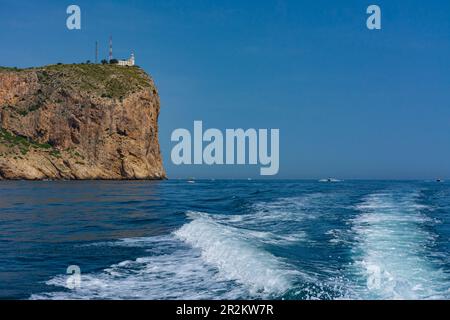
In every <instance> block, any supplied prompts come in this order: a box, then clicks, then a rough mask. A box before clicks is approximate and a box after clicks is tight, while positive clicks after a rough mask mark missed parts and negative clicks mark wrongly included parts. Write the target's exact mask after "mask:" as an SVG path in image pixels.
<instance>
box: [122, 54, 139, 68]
mask: <svg viewBox="0 0 450 320" xmlns="http://www.w3.org/2000/svg"><path fill="white" fill-rule="evenodd" d="M118 64H119V66H123V67H126V66H128V67H132V66H134V65H135V60H134V53H131V57H130V59H128V60H119V62H118Z"/></svg>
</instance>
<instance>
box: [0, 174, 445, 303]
mask: <svg viewBox="0 0 450 320" xmlns="http://www.w3.org/2000/svg"><path fill="white" fill-rule="evenodd" d="M74 268H75V269H74ZM74 270H78V271H79V274H78V273H76V274H75V275H74V274H72V272H73V271H74ZM68 271H69V272H68ZM75 276H76V278H74V277H75ZM74 279H76V281H74ZM449 298H450V183H447V182H440V183H438V182H436V181H337V180H336V181H335V180H333V181H327V180H324V181H301V180H299V181H297V180H279V181H275V180H274V181H271V180H195V181H194V180H191V181H188V180H168V181H123V182H113V181H59V182H57V181H48V182H44V181H42V182H26V181H17V182H12V181H3V182H0V299H71V300H73V299H157V300H165V299H175V300H178V299H225V300H231V299H232V300H234V299H258V300H259V299H262V300H265V299H277V300H278V299H280V300H281V299H284V300H322V299H323V300H334V299H352V300H353V299H356V300H360V299H371V300H372V299H383V300H384V299H449Z"/></svg>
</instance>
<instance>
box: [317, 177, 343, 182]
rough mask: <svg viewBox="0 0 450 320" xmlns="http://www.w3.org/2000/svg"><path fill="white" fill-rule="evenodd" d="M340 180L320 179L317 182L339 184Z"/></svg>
mask: <svg viewBox="0 0 450 320" xmlns="http://www.w3.org/2000/svg"><path fill="white" fill-rule="evenodd" d="M340 181H341V180H339V179H334V178H327V179H320V180H319V182H340Z"/></svg>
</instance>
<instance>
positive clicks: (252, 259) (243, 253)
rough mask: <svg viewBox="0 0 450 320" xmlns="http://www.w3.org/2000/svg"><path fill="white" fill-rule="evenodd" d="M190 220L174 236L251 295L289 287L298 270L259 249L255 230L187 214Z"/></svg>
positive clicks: (278, 293)
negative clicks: (253, 231) (251, 231)
mask: <svg viewBox="0 0 450 320" xmlns="http://www.w3.org/2000/svg"><path fill="white" fill-rule="evenodd" d="M190 218H191V219H193V221H191V222H190V223H188V224H186V225H184V226H183V227H182V228H181V229H179V230H178V231H176V232H175V235H176V236H177V237H178V238H179V239H181V240H183V241H185V242H186V243H188V244H189V245H191V246H192V247H194V248H198V249H200V250H201V255H202V258H203V259H204V260H205V261H206V262H207V263H209V264H211V265H214V266H216V267H217V268H218V269H219V272H220V274H221V276H222V277H224V279H227V280H235V281H237V282H238V283H241V284H243V285H244V286H245V287H246V288H248V290H249V292H250V294H251V295H252V296H257V295H261V296H270V295H280V294H283V293H284V292H286V291H287V290H288V289H290V288H291V286H292V282H293V280H294V278H295V277H298V276H300V273H299V272H298V271H296V270H295V269H293V268H292V267H290V266H289V265H287V264H286V263H284V262H283V261H282V260H281V259H280V258H277V257H275V256H274V255H272V254H270V253H269V252H267V251H265V250H264V249H262V248H261V247H260V246H259V245H258V242H255V241H254V235H255V234H254V233H253V234H251V233H248V232H246V231H245V230H240V229H239V228H234V227H230V226H226V225H223V224H220V223H218V222H216V221H215V220H214V219H213V218H211V217H209V216H207V215H205V214H201V213H190Z"/></svg>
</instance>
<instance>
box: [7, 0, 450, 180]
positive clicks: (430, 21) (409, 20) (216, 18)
mask: <svg viewBox="0 0 450 320" xmlns="http://www.w3.org/2000/svg"><path fill="white" fill-rule="evenodd" d="M70 4H77V5H79V6H80V7H81V10H82V30H80V31H69V30H67V28H66V18H67V15H66V12H65V11H66V8H67V6H68V5H70ZM370 4H377V5H379V6H380V7H381V9H382V30H380V31H370V30H368V29H367V28H366V18H367V15H366V13H365V11H366V8H367V7H368V5H370ZM0 8H1V9H0V10H1V11H0V40H1V50H0V65H4V66H17V67H28V66H39V65H45V64H52V63H56V62H63V63H72V62H82V61H86V60H88V59H90V60H93V59H94V42H95V41H96V40H98V41H100V46H101V47H100V49H101V50H100V55H101V57H106V56H107V41H108V36H109V35H110V34H111V35H112V36H113V38H114V49H115V56H116V57H123V58H126V57H128V56H129V54H130V51H131V50H134V51H135V53H136V59H137V63H138V65H140V66H141V67H142V68H144V69H145V70H146V71H147V72H149V73H150V74H151V75H152V76H153V78H154V79H155V81H156V84H157V86H158V89H159V92H160V96H161V103H162V110H161V116H160V143H161V146H162V151H163V156H164V163H165V166H166V169H167V171H168V173H169V176H170V177H172V178H176V177H187V176H189V177H190V176H195V177H199V178H200V177H216V178H221V177H231V178H246V177H254V178H256V177H258V175H259V166H244V167H238V166H212V167H208V166H180V167H176V166H174V165H172V164H171V161H170V151H171V148H172V147H173V145H174V144H173V143H172V142H171V141H170V135H171V132H172V131H173V130H174V129H176V128H188V129H191V130H192V126H193V121H194V120H202V121H203V124H204V126H205V127H207V128H211V127H212V128H219V129H223V130H224V129H226V128H279V129H280V172H279V175H278V176H277V178H321V177H328V176H333V177H338V178H346V179H350V178H377V179H382V178H389V179H403V178H419V179H427V178H435V177H448V178H450V147H449V146H450V58H449V57H450V19H449V18H450V16H449V14H450V2H449V1H445V0H442V1H438V0H435V1H426V2H425V1H417V0H411V1H392V0H390V1H378V0H377V1H370V2H367V1H352V0H346V1H331V0H328V1H325V0H318V1H299V0H292V1H287V0H285V1H283V0H261V1H250V0H246V1H244V0H240V1H237V0H236V1H235V0H230V1H219V0H216V1H206V0H203V1H202V0H196V1H192V0H191V1H189V0H183V1H182V0H179V1H175V0H164V1H148V0H147V1H144V0H143V1H111V0H109V1H103V0H101V1H76V0H74V1H72V2H66V1H16V0H14V1H13V0H0Z"/></svg>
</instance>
